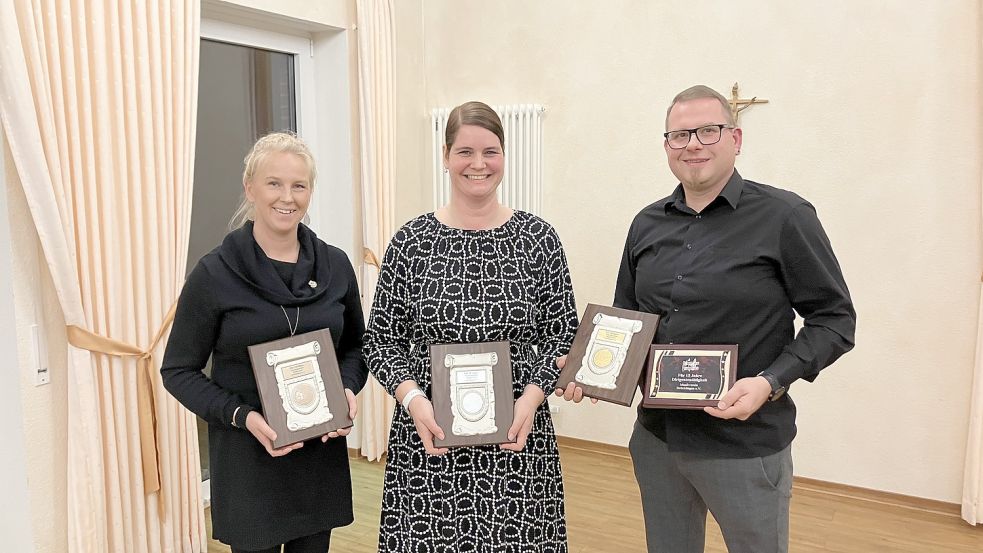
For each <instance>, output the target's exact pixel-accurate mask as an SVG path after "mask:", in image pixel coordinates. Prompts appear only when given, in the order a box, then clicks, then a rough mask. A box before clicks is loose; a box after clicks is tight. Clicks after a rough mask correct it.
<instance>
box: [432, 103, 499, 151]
mask: <svg viewBox="0 0 983 553" xmlns="http://www.w3.org/2000/svg"><path fill="white" fill-rule="evenodd" d="M462 125H474V126H476V127H481V128H483V129H485V130H487V131H490V132H491V133H492V134H494V135H495V136H497V137H498V141H499V143H500V144H501V146H502V148H503V149H504V148H505V129H504V128H503V127H502V120H501V119H500V118H499V117H498V114H497V113H495V110H493V109H492V108H491V107H489V106H488V104H485V103H483V102H465V103H463V104H461V105H459V106H457V107H456V108H454V109H452V110H451V113H450V115H448V116H447V129H446V130H445V131H444V152H445V155H446V152H449V151H450V149H451V146H453V145H454V140H455V139H456V138H457V132H458V131H459V130H461V126H462Z"/></svg>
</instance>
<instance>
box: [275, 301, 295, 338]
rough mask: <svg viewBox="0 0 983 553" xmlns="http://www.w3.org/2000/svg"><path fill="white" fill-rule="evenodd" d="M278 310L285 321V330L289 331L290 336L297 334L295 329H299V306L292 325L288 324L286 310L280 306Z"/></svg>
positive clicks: (288, 319) (288, 318)
mask: <svg viewBox="0 0 983 553" xmlns="http://www.w3.org/2000/svg"><path fill="white" fill-rule="evenodd" d="M280 310H281V311H283V316H284V318H286V319H287V328H289V329H290V335H291V336H293V335H294V334H297V329H298V328H300V306H299V305H298V306H297V317H296V318H297V320H296V321H295V322H294V324H292V325H291V324H290V317H288V316H287V310H286V309H284V308H283V306H282V305H281V306H280Z"/></svg>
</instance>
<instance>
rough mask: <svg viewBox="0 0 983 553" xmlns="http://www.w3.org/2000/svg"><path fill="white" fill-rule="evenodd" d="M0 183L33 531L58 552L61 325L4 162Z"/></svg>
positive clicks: (63, 468)
mask: <svg viewBox="0 0 983 553" xmlns="http://www.w3.org/2000/svg"><path fill="white" fill-rule="evenodd" d="M3 177H5V178H4V186H2V189H3V190H2V191H0V193H3V194H6V195H7V207H8V217H9V220H10V228H11V235H12V238H13V240H12V241H11V244H10V248H11V253H12V256H13V263H12V270H13V271H12V272H13V274H12V282H13V292H14V314H15V319H16V321H17V323H16V328H15V329H13V332H14V333H15V335H16V337H17V352H16V354H17V367H18V369H19V371H18V372H19V374H20V382H21V387H20V393H21V406H22V411H23V425H24V444H25V451H24V456H25V460H26V463H27V480H28V490H29V496H30V503H31V504H30V519H31V531H32V533H33V535H34V551H35V552H36V553H59V552H63V551H67V550H68V541H67V539H68V538H67V518H66V517H67V510H66V498H67V493H68V480H67V478H68V473H67V471H68V465H67V459H68V379H67V377H66V374H65V366H66V363H67V361H66V351H67V347H68V344H67V340H66V338H65V319H64V317H63V316H62V314H61V308H60V307H59V306H58V300H57V298H56V296H55V289H54V284H53V283H52V281H51V275H50V273H49V272H48V270H47V264H46V263H45V262H44V258H43V254H42V253H41V243H40V241H39V240H38V235H37V232H36V231H35V230H34V222H33V221H32V219H31V214H30V211H29V209H28V207H27V199H26V198H25V196H24V190H23V187H22V186H21V183H20V180H19V179H18V177H17V174H16V172H15V171H14V165H13V162H12V161H10V160H9V159H8V161H7V163H6V174H5V175H3ZM33 324H37V325H39V326H40V327H41V329H42V333H41V335H42V338H43V343H45V344H46V345H47V347H46V350H45V353H46V354H47V361H48V372H49V374H50V375H51V383H50V384H46V385H44V386H35V385H34V373H33V371H32V368H31V365H32V363H31V359H32V355H31V352H32V348H33V342H32V335H31V325H33ZM5 331H7V332H9V331H10V330H5Z"/></svg>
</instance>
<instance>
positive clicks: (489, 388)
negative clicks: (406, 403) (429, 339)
mask: <svg viewBox="0 0 983 553" xmlns="http://www.w3.org/2000/svg"><path fill="white" fill-rule="evenodd" d="M497 364H498V354H497V353H494V352H493V353H468V354H459V355H455V354H450V353H449V354H447V355H446V356H444V366H445V367H447V368H448V369H450V395H451V414H452V415H453V416H454V422H453V425H452V432H454V434H455V435H457V436H474V435H477V434H492V433H494V432H497V431H498V427H497V426H495V386H494V379H493V376H492V368H493V367H494V366H495V365H497Z"/></svg>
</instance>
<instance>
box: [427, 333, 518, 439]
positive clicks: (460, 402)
mask: <svg viewBox="0 0 983 553" xmlns="http://www.w3.org/2000/svg"><path fill="white" fill-rule="evenodd" d="M430 370H431V374H432V384H431V388H430V398H431V402H432V403H433V411H434V418H435V419H436V421H437V425H438V426H440V428H441V430H443V431H444V439H443V440H438V439H434V445H435V446H437V447H460V446H468V445H488V444H504V443H509V442H512V441H513V440H509V436H508V433H509V427H510V426H512V410H513V407H514V406H515V396H514V395H513V393H512V356H511V354H510V353H509V343H508V342H483V343H477V344H434V345H432V346H430Z"/></svg>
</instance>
